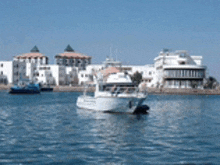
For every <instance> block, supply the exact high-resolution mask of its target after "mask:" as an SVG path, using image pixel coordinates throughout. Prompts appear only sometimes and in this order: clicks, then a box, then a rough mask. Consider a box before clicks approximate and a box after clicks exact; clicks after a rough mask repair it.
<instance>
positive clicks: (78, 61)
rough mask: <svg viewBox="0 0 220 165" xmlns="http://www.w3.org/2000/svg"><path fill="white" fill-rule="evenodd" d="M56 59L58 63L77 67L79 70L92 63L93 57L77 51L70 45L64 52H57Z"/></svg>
mask: <svg viewBox="0 0 220 165" xmlns="http://www.w3.org/2000/svg"><path fill="white" fill-rule="evenodd" d="M55 60H56V64H57V65H61V66H71V67H77V68H78V69H79V70H85V69H86V66H87V65H89V64H91V57H89V56H86V55H84V54H81V53H77V52H75V51H74V50H73V49H72V47H71V46H70V45H68V46H67V47H66V49H65V50H64V53H59V54H57V55H56V56H55Z"/></svg>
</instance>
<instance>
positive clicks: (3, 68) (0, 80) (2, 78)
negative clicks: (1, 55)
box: [0, 61, 13, 84]
mask: <svg viewBox="0 0 220 165" xmlns="http://www.w3.org/2000/svg"><path fill="white" fill-rule="evenodd" d="M11 83H13V62H12V61H0V84H11Z"/></svg>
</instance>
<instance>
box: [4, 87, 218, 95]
mask: <svg viewBox="0 0 220 165" xmlns="http://www.w3.org/2000/svg"><path fill="white" fill-rule="evenodd" d="M11 87H12V86H11V85H0V91H5V90H9V89H10V88H11ZM84 89H85V87H84V86H55V87H53V92H83V91H84ZM86 91H87V92H94V91H95V87H88V88H87V90H86ZM147 91H148V94H156V95H220V90H217V89H165V88H164V89H159V88H148V89H147Z"/></svg>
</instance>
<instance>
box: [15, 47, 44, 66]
mask: <svg viewBox="0 0 220 165" xmlns="http://www.w3.org/2000/svg"><path fill="white" fill-rule="evenodd" d="M13 60H14V61H20V62H26V63H35V64H38V65H45V64H48V57H47V56H45V55H43V54H42V53H40V51H39V49H38V48H37V46H34V47H33V48H32V49H31V51H30V53H24V54H21V55H18V56H15V57H14V59H13Z"/></svg>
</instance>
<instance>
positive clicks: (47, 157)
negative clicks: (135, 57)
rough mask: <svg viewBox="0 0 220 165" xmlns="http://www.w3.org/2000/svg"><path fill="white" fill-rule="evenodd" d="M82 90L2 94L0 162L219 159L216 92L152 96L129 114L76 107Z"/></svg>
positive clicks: (202, 161)
mask: <svg viewBox="0 0 220 165" xmlns="http://www.w3.org/2000/svg"><path fill="white" fill-rule="evenodd" d="M79 95H80V93H71V92H66V93H55V92H54V93H53V92H51V93H50V92H48V93H42V94H40V95H9V94H8V93H7V92H0V164H219V162H220V96H196V95H194V96H193V95H189V96H188V95H184V96H181V95H149V97H148V99H147V100H146V102H145V104H147V105H149V106H150V110H149V113H148V114H147V115H132V114H110V113H101V112H95V111H91V110H82V109H78V108H76V99H77V97H78V96H79Z"/></svg>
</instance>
